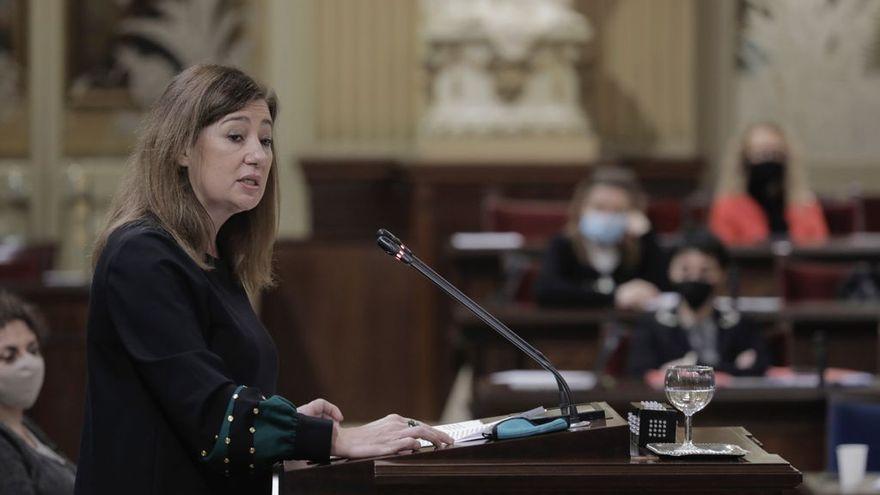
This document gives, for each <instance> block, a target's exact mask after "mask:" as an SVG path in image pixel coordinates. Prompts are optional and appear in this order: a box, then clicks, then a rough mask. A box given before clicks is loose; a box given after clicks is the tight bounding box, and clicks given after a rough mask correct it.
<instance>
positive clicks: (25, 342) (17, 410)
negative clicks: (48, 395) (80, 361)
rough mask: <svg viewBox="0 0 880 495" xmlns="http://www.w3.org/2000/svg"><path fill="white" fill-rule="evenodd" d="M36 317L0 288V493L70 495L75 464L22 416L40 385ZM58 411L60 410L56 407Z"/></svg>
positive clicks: (41, 369) (41, 365)
mask: <svg viewBox="0 0 880 495" xmlns="http://www.w3.org/2000/svg"><path fill="white" fill-rule="evenodd" d="M44 328H45V327H44V324H43V320H42V318H41V317H40V316H39V315H38V314H37V313H36V311H35V310H34V309H33V307H31V306H30V305H29V304H25V303H24V302H23V301H22V300H21V299H19V298H18V297H16V296H13V295H12V294H10V293H8V292H5V291H0V466H2V468H0V494H2V495H6V494H10V495H11V494H15V495H56V494H72V493H73V482H74V477H75V474H76V467H75V466H74V465H73V464H72V463H71V462H70V461H69V460H67V459H66V458H65V457H64V456H63V455H62V454H61V453H60V452H58V451H56V450H55V449H54V448H53V446H52V443H51V442H50V441H49V439H48V438H47V437H46V435H45V434H44V433H43V432H42V431H40V429H39V428H37V426H36V425H35V424H34V423H33V422H32V421H30V420H29V419H28V418H26V417H25V415H24V412H25V411H26V410H27V409H30V407H31V406H33V405H34V402H36V400H37V396H38V395H39V394H40V388H41V387H42V386H43V373H44V363H43V356H42V355H41V354H40V337H41V336H42V335H43V332H44ZM58 414H64V412H63V411H58Z"/></svg>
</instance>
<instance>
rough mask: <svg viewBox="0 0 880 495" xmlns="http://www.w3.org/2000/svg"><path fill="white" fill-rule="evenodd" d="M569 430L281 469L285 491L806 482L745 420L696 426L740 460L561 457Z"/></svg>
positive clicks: (778, 487) (764, 490)
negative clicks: (502, 448) (453, 450)
mask: <svg viewBox="0 0 880 495" xmlns="http://www.w3.org/2000/svg"><path fill="white" fill-rule="evenodd" d="M565 434H566V433H565V432H563V433H559V434H551V435H548V436H546V437H534V438H530V439H523V440H524V441H521V442H520V443H519V445H520V447H519V448H518V449H517V450H516V453H515V454H514V455H512V456H510V457H508V458H496V457H490V458H481V457H480V456H479V452H480V449H481V448H484V447H487V446H488V445H483V446H475V447H473V448H472V451H473V452H475V454H474V456H473V457H471V458H463V459H462V458H456V457H454V456H449V455H447V456H435V455H434V454H436V453H430V452H429V453H426V454H423V455H419V454H416V455H408V456H396V457H390V458H385V459H377V460H366V461H349V462H345V463H343V465H339V466H326V467H318V468H315V467H308V466H306V465H304V464H303V463H290V462H289V463H285V465H284V469H283V472H282V473H281V480H282V487H281V493H283V494H297V493H306V492H308V493H330V492H332V493H407V494H410V493H424V494H435V493H436V494H441V493H443V494H446V493H457V494H470V493H546V494H552V493H620V494H653V493H703V494H732V493H752V494H771V493H773V494H776V493H792V490H793V489H794V488H795V487H797V486H798V485H799V484H800V483H801V474H800V472H798V471H797V470H796V469H794V468H793V467H792V466H791V465H790V464H789V463H788V462H786V460H785V459H783V458H782V457H780V456H779V455H775V454H770V453H768V452H767V451H765V450H764V449H763V448H762V447H761V444H760V443H759V442H757V441H756V440H755V439H754V437H752V435H751V434H750V433H749V432H748V431H747V430H745V429H743V428H741V427H725V428H696V429H695V432H694V439H695V440H696V441H698V442H723V443H733V444H737V445H739V446H741V447H743V448H745V449H746V450H748V451H749V454H748V455H747V456H745V457H744V458H742V459H734V460H730V459H724V460H686V461H684V460H665V459H659V458H657V457H655V456H644V457H633V458H630V457H628V456H619V455H612V456H607V457H605V458H597V457H595V456H581V455H577V454H570V455H564V456H558V457H559V458H557V459H553V458H552V457H553V452H552V451H550V450H548V449H547V448H545V447H546V445H545V444H546V441H547V440H548V439H550V437H551V436H552V435H565ZM507 442H511V441H507ZM499 443H504V442H499ZM441 452H442V451H441ZM437 453H440V452H437ZM343 472H345V473H343Z"/></svg>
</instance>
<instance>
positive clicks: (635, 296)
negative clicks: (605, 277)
mask: <svg viewBox="0 0 880 495" xmlns="http://www.w3.org/2000/svg"><path fill="white" fill-rule="evenodd" d="M658 295H660V291H659V290H657V287H656V286H655V285H654V284H652V283H651V282H648V281H646V280H642V279H640V278H637V279H633V280H630V281H629V282H626V283H623V284H620V287H618V288H617V291H615V293H614V305H615V306H617V308H619V309H639V310H641V309H644V308H645V304H647V303H648V301H650V300H651V299H654V298H655V297H657V296H658Z"/></svg>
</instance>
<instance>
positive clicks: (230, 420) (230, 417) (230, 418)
mask: <svg viewBox="0 0 880 495" xmlns="http://www.w3.org/2000/svg"><path fill="white" fill-rule="evenodd" d="M226 419H228V420H229V422H230V423H232V419H233V418H232V415H231V414H230V415H229V417H228V418H226Z"/></svg>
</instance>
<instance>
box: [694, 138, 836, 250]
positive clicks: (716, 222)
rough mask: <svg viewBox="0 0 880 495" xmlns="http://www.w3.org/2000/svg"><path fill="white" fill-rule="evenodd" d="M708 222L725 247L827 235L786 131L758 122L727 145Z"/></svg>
mask: <svg viewBox="0 0 880 495" xmlns="http://www.w3.org/2000/svg"><path fill="white" fill-rule="evenodd" d="M709 226H710V228H711V229H712V231H713V232H714V233H715V235H717V236H718V237H719V238H721V240H722V241H724V243H725V244H728V245H747V244H755V243H759V242H762V241H766V240H769V239H771V238H790V239H791V240H792V241H794V242H796V243H816V242H821V241H824V240H825V239H827V238H828V227H827V225H826V224H825V217H824V215H823V214H822V207H821V205H820V204H819V201H818V200H817V199H816V195H815V194H814V193H813V192H812V191H811V190H810V188H809V185H808V184H807V179H806V171H805V170H804V165H803V163H802V161H801V159H800V156H799V155H798V150H797V149H796V146H794V145H793V143H792V139H791V134H790V133H786V132H785V131H784V130H783V128H782V127H780V126H779V125H777V124H773V123H769V122H761V123H757V124H752V125H750V126H749V127H748V128H747V129H746V130H745V132H744V133H743V134H742V140H741V141H740V142H739V143H732V144H731V145H730V146H728V152H727V153H726V155H725V157H724V160H723V161H722V164H721V171H720V175H719V180H718V187H717V189H716V193H715V199H714V201H713V203H712V210H711V212H710V214H709Z"/></svg>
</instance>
